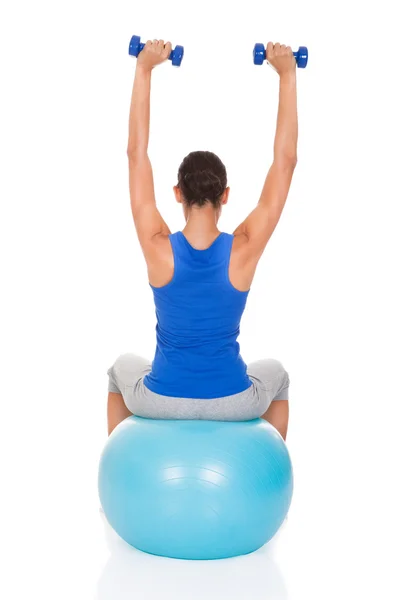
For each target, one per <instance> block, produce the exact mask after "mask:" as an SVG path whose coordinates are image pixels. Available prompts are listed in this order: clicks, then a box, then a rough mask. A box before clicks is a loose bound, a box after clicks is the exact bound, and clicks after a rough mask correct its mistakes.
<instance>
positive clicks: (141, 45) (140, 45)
mask: <svg viewBox="0 0 400 600" xmlns="http://www.w3.org/2000/svg"><path fill="white" fill-rule="evenodd" d="M145 45H146V44H143V42H140V44H139V48H138V53H137V54H136V55H135V56H139V54H140V53H141V51H142V50H143V48H144V47H145ZM174 52H175V50H172V51H171V54H170V55H169V56H168V60H173V58H174ZM129 54H130V53H129Z"/></svg>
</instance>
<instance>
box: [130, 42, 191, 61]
mask: <svg viewBox="0 0 400 600" xmlns="http://www.w3.org/2000/svg"><path fill="white" fill-rule="evenodd" d="M145 45H146V44H143V43H142V42H141V41H140V36H138V35H133V36H132V38H131V41H130V44H129V54H130V55H131V56H136V58H137V57H138V56H139V54H140V52H141V51H142V50H143V48H144V47H145ZM183 53H184V50H183V46H175V48H174V49H173V50H172V52H171V54H170V55H169V57H168V58H169V60H170V61H172V64H173V66H174V67H180V66H181V62H182V59H183Z"/></svg>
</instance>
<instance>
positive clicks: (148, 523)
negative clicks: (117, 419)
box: [99, 417, 293, 559]
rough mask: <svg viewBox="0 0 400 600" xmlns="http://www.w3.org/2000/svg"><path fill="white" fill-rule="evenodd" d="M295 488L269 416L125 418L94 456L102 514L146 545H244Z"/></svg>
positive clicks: (234, 552) (208, 552) (174, 552)
mask: <svg viewBox="0 0 400 600" xmlns="http://www.w3.org/2000/svg"><path fill="white" fill-rule="evenodd" d="M292 491H293V476H292V467H291V462H290V458H289V453H288V451H287V448H286V444H285V442H284V441H283V439H282V437H281V436H280V435H279V433H278V432H277V431H276V429H274V427H272V425H270V424H269V423H267V422H266V421H263V420H261V419H256V420H254V421H245V422H221V421H183V420H177V421H167V420H151V419H142V418H138V417H129V418H128V419H125V421H123V422H122V423H121V424H120V425H118V427H117V428H116V429H115V430H114V431H113V433H112V434H111V436H110V437H109V439H108V441H107V444H106V446H105V448H104V451H103V453H102V456H101V459H100V468H99V495H100V501H101V504H102V507H103V510H104V513H105V516H106V518H107V520H108V522H109V523H110V525H111V526H112V527H113V529H114V530H115V531H116V532H117V533H118V534H119V535H120V536H121V537H122V538H123V539H124V540H125V541H126V542H128V543H129V544H131V545H132V546H134V547H135V548H138V549H139V550H142V551H144V552H149V553H150V554H157V555H160V556H168V557H171V558H184V559H217V558H229V557H232V556H238V555H240V554H248V553H249V552H253V551H254V550H257V549H258V548H260V547H261V546H263V545H264V544H265V543H266V542H268V541H269V540H270V539H271V538H272V537H273V535H274V534H275V533H276V532H277V530H278V529H279V527H280V525H281V524H282V522H283V520H284V518H285V516H286V514H287V511H288V509H289V506H290V502H291V498H292Z"/></svg>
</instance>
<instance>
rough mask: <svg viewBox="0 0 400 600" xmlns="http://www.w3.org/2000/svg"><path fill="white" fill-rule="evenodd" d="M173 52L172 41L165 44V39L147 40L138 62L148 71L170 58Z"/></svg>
mask: <svg viewBox="0 0 400 600" xmlns="http://www.w3.org/2000/svg"><path fill="white" fill-rule="evenodd" d="M171 52H172V46H171V42H167V43H166V44H164V40H153V41H152V42H151V41H150V40H149V41H147V42H146V44H145V47H144V48H143V50H142V51H141V52H140V54H139V56H138V59H137V64H138V66H140V67H141V68H142V69H145V70H146V71H151V70H152V69H154V67H156V66H157V65H160V64H161V63H163V62H165V61H166V60H168V57H169V55H170V54H171Z"/></svg>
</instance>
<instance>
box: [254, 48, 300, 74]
mask: <svg viewBox="0 0 400 600" xmlns="http://www.w3.org/2000/svg"><path fill="white" fill-rule="evenodd" d="M293 56H294V57H295V59H296V63H297V66H298V67H299V69H305V68H306V66H307V63H308V48H306V46H299V49H298V50H297V52H293ZM253 60H254V64H255V65H262V64H263V62H264V60H267V52H266V50H265V46H264V44H256V45H255V46H254V50H253Z"/></svg>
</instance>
